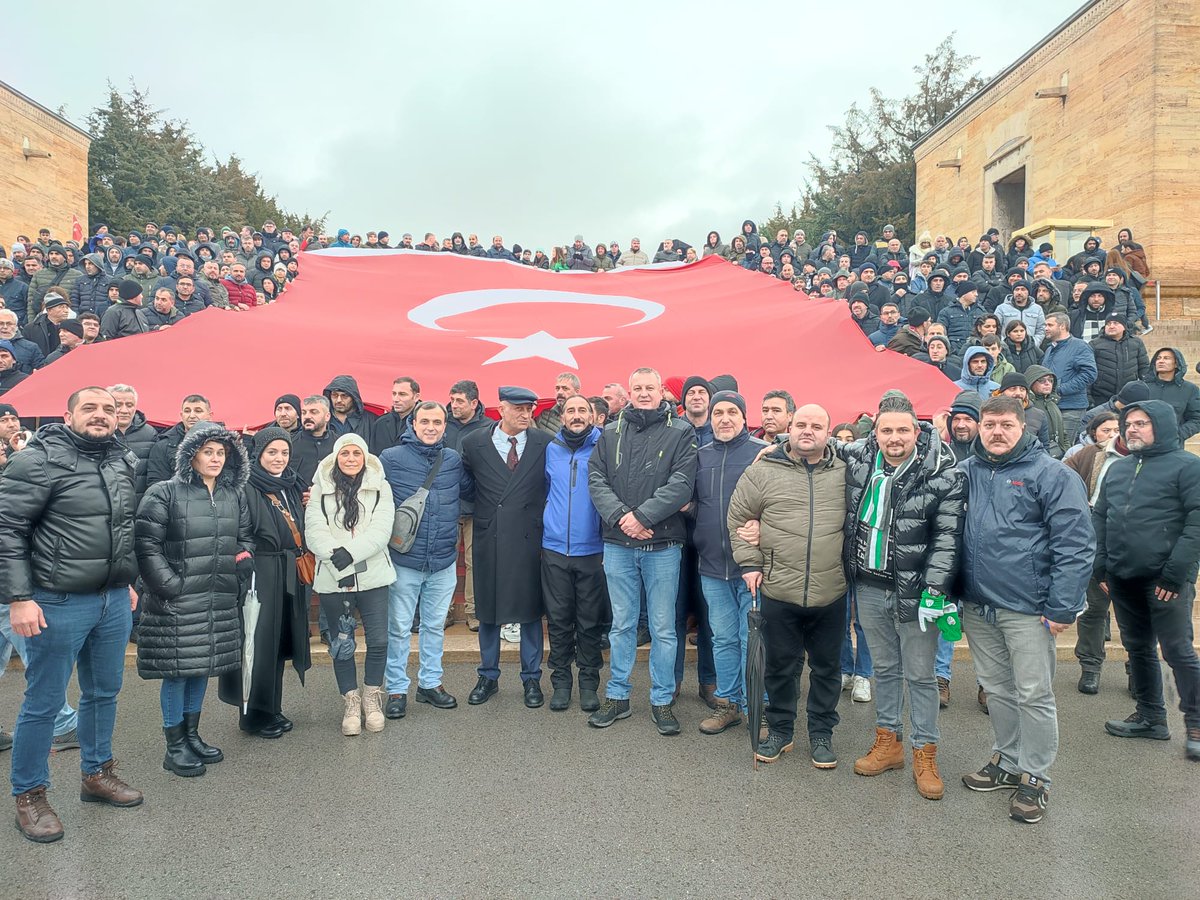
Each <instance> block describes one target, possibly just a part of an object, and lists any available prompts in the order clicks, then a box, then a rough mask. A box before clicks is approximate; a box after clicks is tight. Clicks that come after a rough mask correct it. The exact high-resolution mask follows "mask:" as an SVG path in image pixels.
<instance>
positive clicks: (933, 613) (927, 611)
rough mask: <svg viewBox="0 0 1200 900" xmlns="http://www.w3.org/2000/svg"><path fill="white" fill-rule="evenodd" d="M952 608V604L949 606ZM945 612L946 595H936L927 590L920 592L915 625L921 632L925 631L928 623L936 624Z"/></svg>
mask: <svg viewBox="0 0 1200 900" xmlns="http://www.w3.org/2000/svg"><path fill="white" fill-rule="evenodd" d="M950 605H951V606H953V605H954V604H950ZM945 612H946V595H945V594H938V593H936V592H933V591H930V590H929V589H928V588H926V589H925V590H923V591H921V603H920V605H918V606H917V624H918V625H920V626H921V630H922V631H925V630H927V629H926V626H927V625H928V624H929V623H930V622H933V623H935V624H936V623H937V621H938V619H940V618H941V617H942V616H943V615H944V614H945Z"/></svg>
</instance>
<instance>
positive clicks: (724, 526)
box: [717, 449, 729, 581]
mask: <svg viewBox="0 0 1200 900" xmlns="http://www.w3.org/2000/svg"><path fill="white" fill-rule="evenodd" d="M728 459H729V450H728V449H723V451H722V455H721V478H720V481H719V483H718V486H719V490H718V491H717V500H718V502H719V504H720V505H719V506H718V507H717V508H718V509H720V506H721V505H724V503H725V463H726V461H727V460H728ZM728 518H729V517H728V515H724V516H721V537H722V539H723V540H724V543H726V544H728V543H729V522H728ZM722 550H724V548H723V547H722ZM722 556H725V554H724V553H722ZM723 562H724V564H725V580H726V581H728V580H729V557H728V556H725V558H724V560H723Z"/></svg>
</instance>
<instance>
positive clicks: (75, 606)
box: [0, 387, 142, 843]
mask: <svg viewBox="0 0 1200 900" xmlns="http://www.w3.org/2000/svg"><path fill="white" fill-rule="evenodd" d="M116 428H117V410H116V401H114V400H113V397H112V395H111V394H110V393H108V391H106V390H104V389H102V388H95V387H89V388H82V389H81V390H78V391H76V392H75V393H74V394H72V395H71V397H70V398H69V399H68V400H67V421H66V422H65V423H55V424H53V425H45V426H43V427H42V428H40V429H38V433H37V435H36V436H35V437H34V438H33V439H32V440H31V441H30V442H29V444H28V445H27V446H26V447H25V449H24V450H22V451H21V452H20V453H17V454H15V455H14V456H13V458H12V460H11V461H10V462H9V464H8V466H7V467H6V468H5V470H4V477H3V479H0V602H3V603H7V604H9V616H10V621H11V623H12V629H13V632H14V633H15V634H18V635H20V636H21V637H23V638H25V639H26V642H27V643H26V648H27V651H28V668H27V669H26V671H25V680H26V689H25V700H24V702H23V703H22V705H21V714H20V717H19V718H18V719H17V729H16V741H15V743H14V744H13V751H12V753H13V761H12V785H13V794H14V795H15V797H16V802H17V828H18V829H20V831H21V833H22V834H23V835H24V836H25V837H27V838H29V839H30V840H32V841H36V842H38V843H49V842H51V841H56V840H58V839H60V838H61V837H62V836H63V827H62V822H60V821H59V819H58V816H57V815H55V813H54V810H53V809H52V808H51V807H50V804H49V802H48V801H47V799H46V788H47V787H48V786H49V784H50V768H49V756H50V746H51V741H52V739H53V737H54V719H55V716H56V714H57V713H58V711H59V710H60V709H61V708H62V706H63V703H65V702H66V698H67V684H68V682H69V681H70V680H71V672H72V670H73V669H74V668H75V663H76V660H77V659H78V658H79V657H80V656H81V655H85V656H86V658H87V661H88V662H87V667H88V669H89V670H90V671H89V677H87V678H81V679H80V687H81V689H82V698H81V702H80V704H79V741H80V745H81V755H82V760H81V765H82V769H83V787H82V792H81V797H82V798H83V799H84V800H95V801H99V802H102V803H108V804H110V805H113V806H137V805H138V804H140V803H141V802H142V795H141V793H139V792H138V791H135V790H133V789H132V788H130V787H129V786H128V785H127V784H125V783H124V782H123V781H121V780H120V779H119V778H118V777H117V776H116V775H115V774H114V773H113V765H114V760H113V758H112V732H113V725H114V723H115V722H116V716H117V694H118V692H119V691H120V690H121V679H122V675H123V674H124V671H125V644H126V642H127V641H128V640H129V630H130V628H131V626H132V618H131V615H130V608H131V606H132V605H133V604H134V603H136V596H135V595H133V594H132V592H131V591H130V587H129V586H130V584H131V583H132V582H133V580H134V579H135V578H136V577H137V560H136V559H135V557H134V540H133V537H134V535H133V532H134V526H133V520H134V503H135V496H134V484H133V477H134V460H133V458H132V455H131V454H130V453H129V452H128V451H127V450H126V449H125V448H124V447H123V446H122V445H121V444H120V443H119V442H117V441H115V440H113V433H114V432H115V431H116Z"/></svg>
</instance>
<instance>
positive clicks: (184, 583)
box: [136, 422, 254, 678]
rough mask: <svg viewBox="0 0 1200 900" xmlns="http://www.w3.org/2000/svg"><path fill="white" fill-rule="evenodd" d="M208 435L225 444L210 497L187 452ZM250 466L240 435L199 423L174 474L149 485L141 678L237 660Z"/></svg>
mask: <svg viewBox="0 0 1200 900" xmlns="http://www.w3.org/2000/svg"><path fill="white" fill-rule="evenodd" d="M212 440H218V441H221V442H222V443H224V444H225V446H226V459H225V468H224V469H223V470H222V472H221V474H220V475H219V476H218V477H217V484H216V489H215V490H214V491H213V493H212V494H211V495H210V494H209V492H208V488H207V487H205V486H204V482H203V481H201V479H200V476H199V475H197V474H196V472H195V470H194V469H193V468H192V457H193V456H194V455H195V453H196V451H197V450H199V449H200V448H201V447H202V446H203V445H204V444H205V442H206V441H212ZM249 471H250V470H249V463H248V462H247V460H246V450H245V448H244V447H243V446H242V442H241V440H240V439H239V438H238V436H237V435H236V434H234V433H233V432H231V431H229V430H227V429H225V428H222V427H221V426H220V425H216V424H213V423H208V422H201V423H200V424H198V425H196V426H195V427H193V428H192V430H191V431H189V432H188V433H187V434H186V435H184V437H183V440H181V441H180V442H179V449H178V451H177V452H176V455H175V476H174V477H173V478H171V479H170V480H169V481H163V482H160V483H158V484H155V485H151V486H150V487H149V488H148V489H147V490H146V496H145V497H143V498H142V503H141V506H139V507H138V513H137V537H136V545H137V558H138V566H139V568H140V571H141V575H142V581H143V583H144V585H145V588H146V590H145V591H144V592H143V596H142V603H143V606H142V619H141V624H140V625H139V626H138V674H139V675H141V676H142V677H143V678H193V677H200V678H207V677H210V676H212V675H220V674H221V673H222V672H228V671H231V670H233V669H236V668H238V667H239V666H240V665H241V648H242V635H241V626H240V625H239V623H238V595H239V593H240V589H241V585H240V584H239V582H238V577H237V572H236V570H235V568H234V557H235V556H237V554H239V553H241V552H242V551H249V552H253V550H254V542H253V532H252V528H251V524H250V513H249V511H248V509H247V507H246V498H245V495H244V494H243V492H242V488H243V487H244V486H245V484H246V480H247V479H248V478H249Z"/></svg>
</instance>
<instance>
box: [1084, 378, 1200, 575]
mask: <svg viewBox="0 0 1200 900" xmlns="http://www.w3.org/2000/svg"><path fill="white" fill-rule="evenodd" d="M1137 409H1140V410H1141V411H1142V412H1144V413H1145V414H1146V415H1147V416H1148V417H1149V419H1150V422H1151V424H1152V425H1153V427H1154V443H1153V444H1151V445H1150V446H1149V447H1146V448H1145V449H1143V450H1131V451H1130V453H1129V455H1128V456H1126V457H1125V458H1123V459H1118V460H1117V461H1116V462H1114V463H1113V464H1112V465H1111V466H1110V467H1109V469H1108V471H1107V472H1106V473H1105V475H1104V481H1103V483H1102V484H1101V485H1100V497H1099V499H1098V500H1097V502H1096V507H1095V509H1094V510H1093V513H1092V520H1093V523H1094V524H1095V528H1096V539H1097V552H1096V563H1095V575H1096V578H1097V580H1101V581H1102V580H1104V579H1105V578H1106V577H1107V576H1109V575H1111V576H1114V577H1117V578H1128V579H1134V578H1137V579H1143V578H1144V579H1148V580H1152V581H1154V583H1155V584H1156V585H1157V586H1159V587H1162V588H1165V589H1166V590H1169V591H1175V592H1179V591H1181V590H1182V589H1183V586H1184V585H1187V584H1192V583H1193V582H1194V581H1195V580H1196V572H1197V560H1200V458H1198V457H1196V456H1195V455H1194V454H1192V453H1189V452H1188V451H1186V450H1184V449H1183V445H1182V442H1181V441H1180V437H1179V428H1178V423H1177V421H1176V417H1175V416H1174V415H1173V414H1172V413H1173V410H1172V409H1171V408H1170V406H1169V405H1168V404H1166V403H1165V402H1163V401H1162V400H1146V401H1142V402H1139V403H1130V404H1129V405H1128V406H1126V407H1125V408H1124V409H1123V410H1121V436H1122V437H1124V436H1125V421H1126V419H1128V418H1129V414H1130V413H1131V412H1133V411H1134V410H1137Z"/></svg>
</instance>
